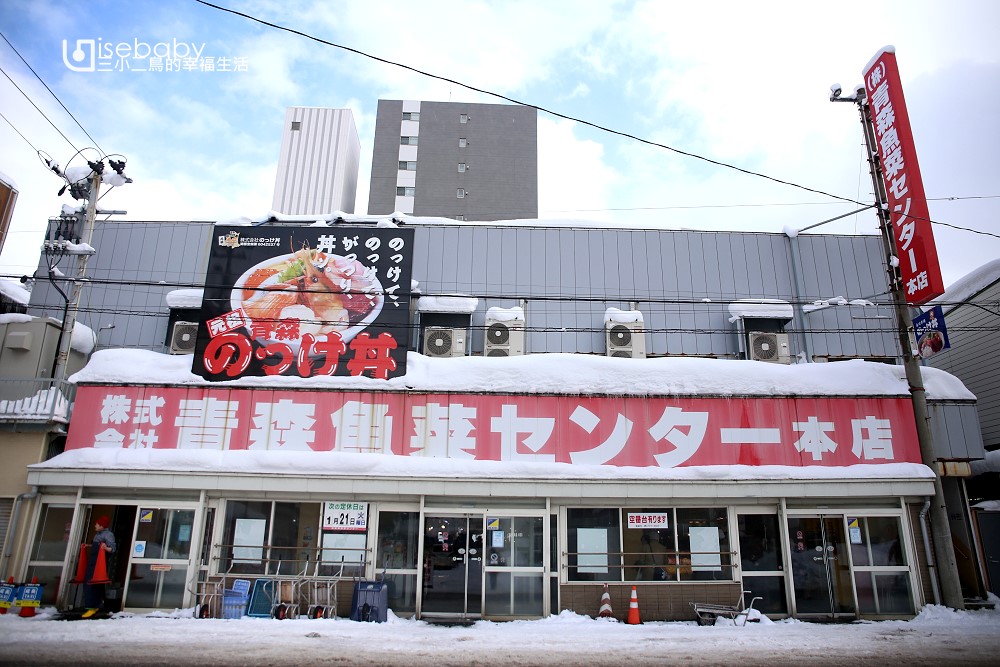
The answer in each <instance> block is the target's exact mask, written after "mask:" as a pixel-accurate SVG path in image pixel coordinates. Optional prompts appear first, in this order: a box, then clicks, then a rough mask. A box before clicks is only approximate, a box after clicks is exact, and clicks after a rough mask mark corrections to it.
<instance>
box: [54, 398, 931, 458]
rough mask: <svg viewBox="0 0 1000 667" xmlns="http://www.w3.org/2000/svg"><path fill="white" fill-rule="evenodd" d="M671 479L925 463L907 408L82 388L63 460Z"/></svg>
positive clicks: (794, 401)
mask: <svg viewBox="0 0 1000 667" xmlns="http://www.w3.org/2000/svg"><path fill="white" fill-rule="evenodd" d="M87 447H110V448H129V449H206V450H251V451H277V452H299V451H306V452H309V451H312V452H365V453H379V454H387V455H395V456H417V457H438V458H448V459H462V460H479V461H508V462H542V463H571V464H576V465H608V466H642V467H652V466H657V467H662V468H673V467H678V466H706V465H748V466H762V465H784V466H845V465H852V464H857V463H920V462H921V460H922V459H921V457H920V448H919V445H918V442H917V435H916V427H915V424H914V418H913V407H912V403H911V401H910V399H909V398H908V397H875V398H870V397H856V398H851V397H836V398H833V397H831V398H822V397H820V398H817V397H812V398H793V397H778V398H767V397H760V398H757V397H754V398H655V397H654V398H629V397H597V396H538V395H516V396H511V395H492V394H423V393H421V394H417V393H408V392H390V391H386V392H374V391H373V392H348V391H330V390H325V391H310V390H287V389H250V388H222V387H217V386H216V387H213V386H207V387H206V386H201V387H178V386H169V387H167V386H103V385H101V386H96V385H83V386H81V387H79V389H78V391H77V395H76V404H75V408H74V410H73V422H72V425H71V427H70V430H69V435H68V439H67V443H66V449H68V450H69V449H80V448H87Z"/></svg>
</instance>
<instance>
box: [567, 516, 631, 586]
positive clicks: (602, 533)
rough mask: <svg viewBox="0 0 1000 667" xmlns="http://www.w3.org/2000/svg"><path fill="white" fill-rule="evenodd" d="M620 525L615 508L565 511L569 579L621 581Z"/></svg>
mask: <svg viewBox="0 0 1000 667" xmlns="http://www.w3.org/2000/svg"><path fill="white" fill-rule="evenodd" d="M620 535H621V527H620V523H619V515H618V511H617V510H616V509H611V508H594V509H590V508H579V509H578V508H571V509H568V510H567V511H566V537H567V547H566V548H567V551H568V552H569V561H568V563H567V564H568V567H569V580H570V581H621V579H622V557H621V544H620V540H619V536H620Z"/></svg>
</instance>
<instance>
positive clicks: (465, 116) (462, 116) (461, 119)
mask: <svg viewBox="0 0 1000 667" xmlns="http://www.w3.org/2000/svg"><path fill="white" fill-rule="evenodd" d="M458 122H459V123H468V122H469V115H468V114H464V113H461V114H458Z"/></svg>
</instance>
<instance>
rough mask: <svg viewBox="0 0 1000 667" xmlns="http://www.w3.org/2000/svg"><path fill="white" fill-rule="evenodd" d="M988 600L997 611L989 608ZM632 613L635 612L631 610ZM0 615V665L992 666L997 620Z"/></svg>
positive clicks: (927, 615) (993, 615) (948, 612)
mask: <svg viewBox="0 0 1000 667" xmlns="http://www.w3.org/2000/svg"><path fill="white" fill-rule="evenodd" d="M993 601H994V602H998V601H997V600H996V598H993ZM640 609H641V602H640ZM51 614H52V610H43V611H42V612H41V613H40V615H39V616H36V617H35V618H31V619H25V618H19V617H16V616H13V615H12V614H8V615H6V616H0V664H3V665H11V666H13V665H47V666H52V667H58V666H64V665H65V666H70V665H72V666H74V667H78V666H89V665H103V666H105V667H110V666H113V665H142V666H144V667H157V666H160V665H188V666H197V665H222V666H226V667H228V666H236V665H295V666H302V665H320V664H330V665H368V666H373V665H407V666H410V665H413V666H423V665H428V666H429V665H435V666H437V667H448V666H452V665H455V666H458V665H461V666H466V665H483V666H486V665H489V666H503V667H511V666H521V665H543V666H544V665H615V666H626V665H627V666H631V665H666V664H684V665H718V664H733V665H737V664H738V665H741V666H746V667H753V666H755V665H760V666H767V667H774V666H775V665H792V664H795V665H803V664H808V665H810V666H813V665H879V666H880V667H884V666H885V665H887V664H889V663H893V664H894V665H896V666H898V667H903V665H906V666H907V667H909V666H911V665H935V666H937V665H942V664H950V665H996V664H998V663H1000V611H994V610H980V611H954V610H952V609H948V608H946V607H941V606H936V605H931V606H928V607H925V608H924V610H923V611H922V612H921V613H920V614H919V615H918V616H917V617H916V618H914V619H913V620H911V621H880V622H858V623H849V624H820V623H804V622H801V621H794V620H783V621H777V622H771V621H770V620H768V619H767V618H763V619H761V622H759V623H750V624H747V625H746V626H745V627H738V626H735V625H733V624H732V623H731V622H727V623H726V624H722V621H720V624H719V625H716V626H708V627H699V626H698V625H696V624H695V623H694V622H693V621H692V622H685V623H662V622H655V623H645V624H642V625H626V624H624V623H619V622H613V621H609V620H607V619H591V618H589V617H587V616H580V615H576V614H572V613H569V612H564V613H563V614H561V615H559V616H551V617H549V618H546V619H543V620H537V621H515V622H509V623H491V622H479V623H476V624H474V625H472V626H468V627H443V626H435V625H430V624H428V623H425V622H422V621H413V620H407V619H399V618H395V617H392V616H390V619H389V622H388V623H385V624H374V623H357V622H354V621H350V620H346V619H332V620H322V619H320V620H304V619H303V620H284V621H277V620H270V619H249V618H244V619H240V620H198V619H195V618H191V617H190V614H191V610H187V611H181V612H177V613H175V614H172V615H167V614H156V615H149V616H132V615H128V614H121V615H118V616H117V617H115V618H111V619H106V620H98V621H76V622H67V621H53V620H49V619H50V618H51Z"/></svg>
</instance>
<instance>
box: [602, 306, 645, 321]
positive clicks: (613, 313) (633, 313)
mask: <svg viewBox="0 0 1000 667" xmlns="http://www.w3.org/2000/svg"><path fill="white" fill-rule="evenodd" d="M604 322H605V323H608V322H612V323H615V324H628V323H630V322H638V323H640V324H642V313H641V312H640V311H638V310H619V309H617V308H608V309H607V310H605V311H604Z"/></svg>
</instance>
